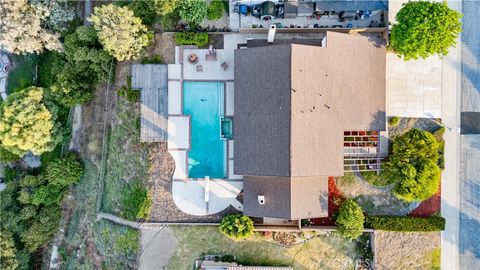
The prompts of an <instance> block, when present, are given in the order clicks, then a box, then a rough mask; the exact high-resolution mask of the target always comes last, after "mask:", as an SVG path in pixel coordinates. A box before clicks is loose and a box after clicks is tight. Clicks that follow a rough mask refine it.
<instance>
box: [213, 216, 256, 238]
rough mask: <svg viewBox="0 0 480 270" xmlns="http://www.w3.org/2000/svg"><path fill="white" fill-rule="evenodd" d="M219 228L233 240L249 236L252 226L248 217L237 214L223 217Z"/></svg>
mask: <svg viewBox="0 0 480 270" xmlns="http://www.w3.org/2000/svg"><path fill="white" fill-rule="evenodd" d="M219 229H220V231H221V232H222V233H223V234H224V235H226V236H228V237H230V238H232V239H234V240H241V239H245V238H248V237H250V236H251V235H252V233H253V229H254V227H253V221H252V220H251V219H250V218H249V217H247V216H244V215H240V214H238V215H229V216H226V217H224V218H223V219H222V222H221V223H220V225H219Z"/></svg>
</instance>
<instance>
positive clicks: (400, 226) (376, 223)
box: [365, 216, 445, 232]
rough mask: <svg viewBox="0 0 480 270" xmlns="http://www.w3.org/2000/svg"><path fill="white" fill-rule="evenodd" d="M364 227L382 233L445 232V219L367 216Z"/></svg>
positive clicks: (435, 217)
mask: <svg viewBox="0 0 480 270" xmlns="http://www.w3.org/2000/svg"><path fill="white" fill-rule="evenodd" d="M365 227H367V228H372V229H375V230H382V231H394V232H434V231H443V230H445V218H443V217H439V216H431V217H428V218H420V217H409V216H407V217H398V216H367V218H366V220H365Z"/></svg>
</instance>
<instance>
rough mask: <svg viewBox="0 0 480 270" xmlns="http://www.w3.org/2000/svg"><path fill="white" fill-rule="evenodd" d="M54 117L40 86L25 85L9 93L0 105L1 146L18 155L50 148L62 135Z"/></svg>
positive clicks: (37, 152)
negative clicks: (18, 90)
mask: <svg viewBox="0 0 480 270" xmlns="http://www.w3.org/2000/svg"><path fill="white" fill-rule="evenodd" d="M55 118H56V115H54V114H52V112H51V111H50V110H49V109H48V108H47V107H46V106H45V103H44V101H43V89H42V88H39V87H29V88H26V89H24V90H22V91H21V92H18V93H14V94H12V95H10V96H9V97H8V99H7V101H6V102H5V104H4V105H3V107H2V109H1V118H0V140H1V147H3V148H4V149H5V150H7V151H9V152H10V153H12V154H14V155H18V156H23V155H24V154H26V153H27V152H28V151H31V152H32V153H33V154H34V155H40V154H42V153H44V152H48V151H51V150H53V148H54V147H55V145H56V144H57V143H59V141H58V140H59V139H60V140H61V137H62V136H61V130H60V128H59V126H58V125H55V122H54V121H55Z"/></svg>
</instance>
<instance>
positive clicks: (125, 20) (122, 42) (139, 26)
mask: <svg viewBox="0 0 480 270" xmlns="http://www.w3.org/2000/svg"><path fill="white" fill-rule="evenodd" d="M89 21H90V22H91V23H92V24H93V26H94V27H95V29H96V30H97V32H98V38H99V40H100V43H101V44H102V45H103V48H104V49H105V50H106V51H107V52H109V53H110V54H111V55H112V56H114V57H115V58H116V59H117V60H119V61H125V60H131V59H137V58H139V57H140V56H141V54H142V52H143V51H144V49H145V47H146V46H148V44H149V43H150V40H151V34H150V33H149V31H148V29H147V27H146V26H145V25H144V24H143V23H142V20H141V19H140V18H138V17H135V15H134V13H133V11H132V10H131V9H129V8H128V7H120V6H116V5H113V4H109V5H103V6H100V7H95V11H94V13H93V15H92V16H91V17H90V18H89Z"/></svg>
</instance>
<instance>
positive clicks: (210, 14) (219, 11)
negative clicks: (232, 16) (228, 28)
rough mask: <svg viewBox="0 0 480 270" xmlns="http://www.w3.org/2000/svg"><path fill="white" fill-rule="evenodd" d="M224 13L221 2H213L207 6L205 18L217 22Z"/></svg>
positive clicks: (223, 6) (217, 0) (216, 0)
mask: <svg viewBox="0 0 480 270" xmlns="http://www.w3.org/2000/svg"><path fill="white" fill-rule="evenodd" d="M224 13H225V5H224V4H223V2H222V1H219V0H213V1H212V2H210V4H208V8H207V18H208V19H209V20H219V19H221V18H222V17H223V14H224Z"/></svg>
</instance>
